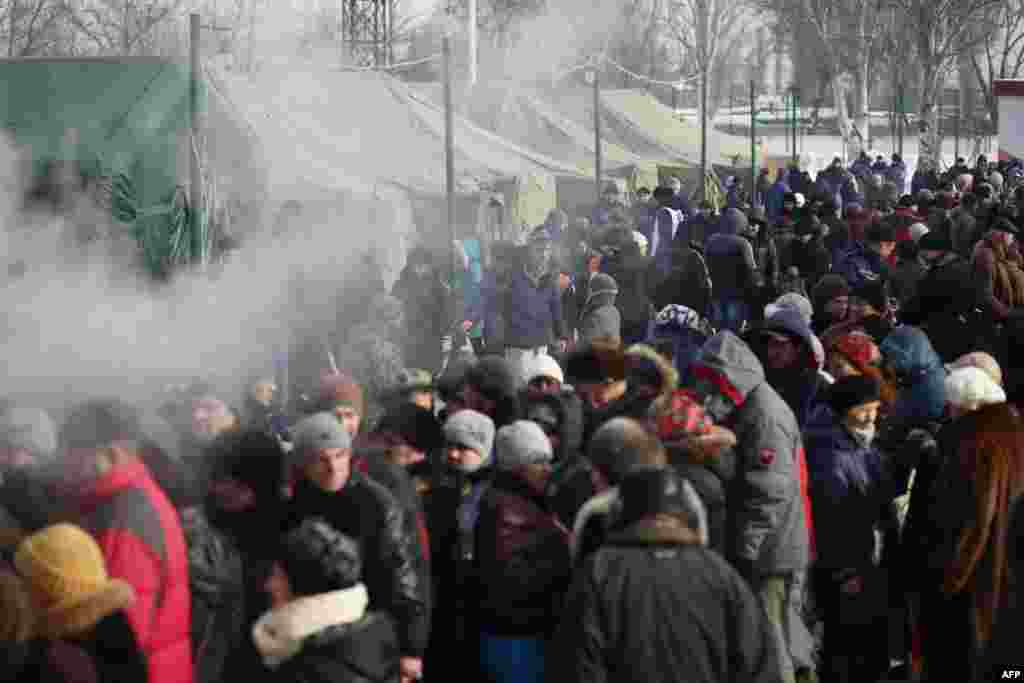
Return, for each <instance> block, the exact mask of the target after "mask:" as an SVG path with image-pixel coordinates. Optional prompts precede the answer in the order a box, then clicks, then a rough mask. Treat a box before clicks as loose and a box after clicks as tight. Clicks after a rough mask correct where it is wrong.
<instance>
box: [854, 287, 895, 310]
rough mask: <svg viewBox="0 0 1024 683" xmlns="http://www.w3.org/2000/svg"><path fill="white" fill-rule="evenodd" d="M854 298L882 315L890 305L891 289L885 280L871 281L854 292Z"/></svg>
mask: <svg viewBox="0 0 1024 683" xmlns="http://www.w3.org/2000/svg"><path fill="white" fill-rule="evenodd" d="M853 296H854V297H855V298H857V299H860V300H861V301H866V302H867V303H869V304H870V305H871V307H872V308H874V309H875V310H876V311H878V312H879V313H881V312H882V311H884V310H885V309H886V307H887V305H888V303H889V287H888V285H887V283H886V281H885V280H869V281H866V282H864V283H862V284H861V285H859V286H858V287H857V288H856V289H855V290H853Z"/></svg>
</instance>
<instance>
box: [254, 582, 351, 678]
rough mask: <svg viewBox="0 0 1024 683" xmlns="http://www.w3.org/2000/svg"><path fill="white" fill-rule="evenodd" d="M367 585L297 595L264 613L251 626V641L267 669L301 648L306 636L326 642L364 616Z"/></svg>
mask: <svg viewBox="0 0 1024 683" xmlns="http://www.w3.org/2000/svg"><path fill="white" fill-rule="evenodd" d="M369 604H370V597H369V593H368V592H367V590H366V586H365V585H363V584H361V583H359V584H356V585H355V586H353V587H352V588H346V589H345V590H339V591H332V592H330V593H322V594H320V595H312V596H308V597H303V598H299V599H297V600H294V601H292V602H289V603H288V604H287V605H283V606H281V607H278V608H276V609H272V610H270V611H269V612H267V613H266V614H264V615H263V616H262V617H260V619H259V620H258V621H257V622H256V623H255V624H254V625H253V627H252V638H253V643H254V644H255V645H256V649H257V651H259V653H260V656H261V657H262V658H263V662H264V663H265V664H266V665H267V666H268V667H269V668H270V669H277V668H278V667H280V666H281V665H282V664H284V663H285V662H287V661H288V660H289V659H291V658H292V657H295V656H296V655H297V654H299V652H301V651H302V647H303V645H305V644H306V642H307V639H308V638H310V637H312V636H315V637H316V639H317V640H322V641H325V642H329V641H332V640H335V639H337V638H339V637H341V636H342V635H344V634H346V633H347V632H348V631H349V630H350V626H351V625H353V624H355V623H356V622H358V621H360V620H361V619H363V618H364V617H365V616H366V608H367V606H368V605H369Z"/></svg>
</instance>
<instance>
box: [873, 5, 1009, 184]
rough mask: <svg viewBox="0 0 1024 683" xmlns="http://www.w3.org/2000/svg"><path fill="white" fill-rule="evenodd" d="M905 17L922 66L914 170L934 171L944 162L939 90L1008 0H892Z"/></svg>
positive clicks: (987, 32)
mask: <svg viewBox="0 0 1024 683" xmlns="http://www.w3.org/2000/svg"><path fill="white" fill-rule="evenodd" d="M891 2H892V3H893V5H894V7H896V8H897V9H898V10H899V11H900V12H901V13H902V14H903V16H904V17H905V18H906V24H905V25H906V26H907V27H908V28H909V29H910V31H911V33H910V34H909V35H908V38H909V40H910V41H911V42H912V44H913V46H914V50H915V52H916V55H917V59H918V62H919V65H920V101H919V106H918V115H919V124H918V125H919V128H920V137H919V138H918V139H919V154H920V156H919V159H918V167H919V168H924V169H937V168H939V167H940V166H941V162H942V130H941V129H940V127H939V105H940V97H941V93H942V86H943V83H944V82H945V79H946V77H947V76H948V75H949V73H950V71H951V70H952V69H953V68H954V67H955V66H956V62H957V58H958V57H959V56H960V54H962V53H963V51H965V50H971V49H973V48H974V46H975V45H978V44H980V43H981V42H983V41H986V40H988V39H989V37H990V36H991V35H992V33H993V31H994V30H995V23H994V22H993V21H992V15H993V14H994V13H995V12H996V11H997V10H998V8H999V6H1000V5H1002V4H1005V2H1006V0H891Z"/></svg>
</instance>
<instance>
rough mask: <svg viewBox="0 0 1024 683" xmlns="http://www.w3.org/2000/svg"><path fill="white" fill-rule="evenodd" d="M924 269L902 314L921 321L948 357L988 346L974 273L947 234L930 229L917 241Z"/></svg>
mask: <svg viewBox="0 0 1024 683" xmlns="http://www.w3.org/2000/svg"><path fill="white" fill-rule="evenodd" d="M918 251H919V253H920V256H921V260H922V262H923V263H924V264H925V267H926V270H925V274H924V277H923V278H921V280H920V282H919V283H918V285H917V293H916V295H915V296H914V297H912V298H911V299H910V300H909V301H907V302H905V303H904V304H903V306H902V308H901V310H900V319H901V320H902V321H903V322H904V323H905V324H907V325H914V326H916V327H920V328H921V329H922V330H924V331H925V332H926V333H927V334H928V337H929V339H930V340H931V342H932V344H933V345H934V347H935V350H936V351H937V352H938V353H939V355H940V356H941V358H942V359H943V360H944V361H946V362H951V361H953V360H954V359H955V358H958V357H960V356H962V355H963V354H965V353H968V352H970V351H976V350H978V349H990V348H991V337H992V336H993V335H992V329H991V328H992V324H991V319H990V317H989V316H988V315H986V314H985V313H984V312H983V310H982V306H983V301H982V294H981V291H980V288H979V286H978V282H977V278H976V277H975V275H974V273H973V271H972V269H971V266H970V264H969V263H967V262H966V261H965V260H964V259H962V258H960V257H959V256H958V255H957V254H956V253H955V252H954V251H953V245H952V243H951V242H950V241H949V239H947V238H946V237H944V236H942V235H939V234H936V233H931V232H930V233H928V234H927V235H925V236H924V237H922V238H921V241H920V242H918Z"/></svg>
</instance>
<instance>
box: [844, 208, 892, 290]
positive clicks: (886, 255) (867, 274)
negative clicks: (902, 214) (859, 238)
mask: <svg viewBox="0 0 1024 683" xmlns="http://www.w3.org/2000/svg"><path fill="white" fill-rule="evenodd" d="M895 249H896V236H895V233H894V232H893V229H892V226H891V225H890V224H888V223H886V222H881V223H874V224H872V225H871V227H870V228H868V230H867V234H866V237H865V241H864V242H863V243H859V244H857V245H855V246H854V248H853V249H851V250H850V251H848V252H846V253H845V254H843V255H842V256H841V257H840V258H839V260H838V261H837V262H836V264H835V272H836V273H838V274H839V275H842V276H843V278H844V279H845V280H846V282H847V284H849V285H850V286H851V287H853V288H854V289H856V288H857V287H858V286H860V285H861V284H862V283H864V282H874V281H875V280H885V279H887V278H888V273H889V259H890V258H891V256H892V254H893V252H894V251H895Z"/></svg>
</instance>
